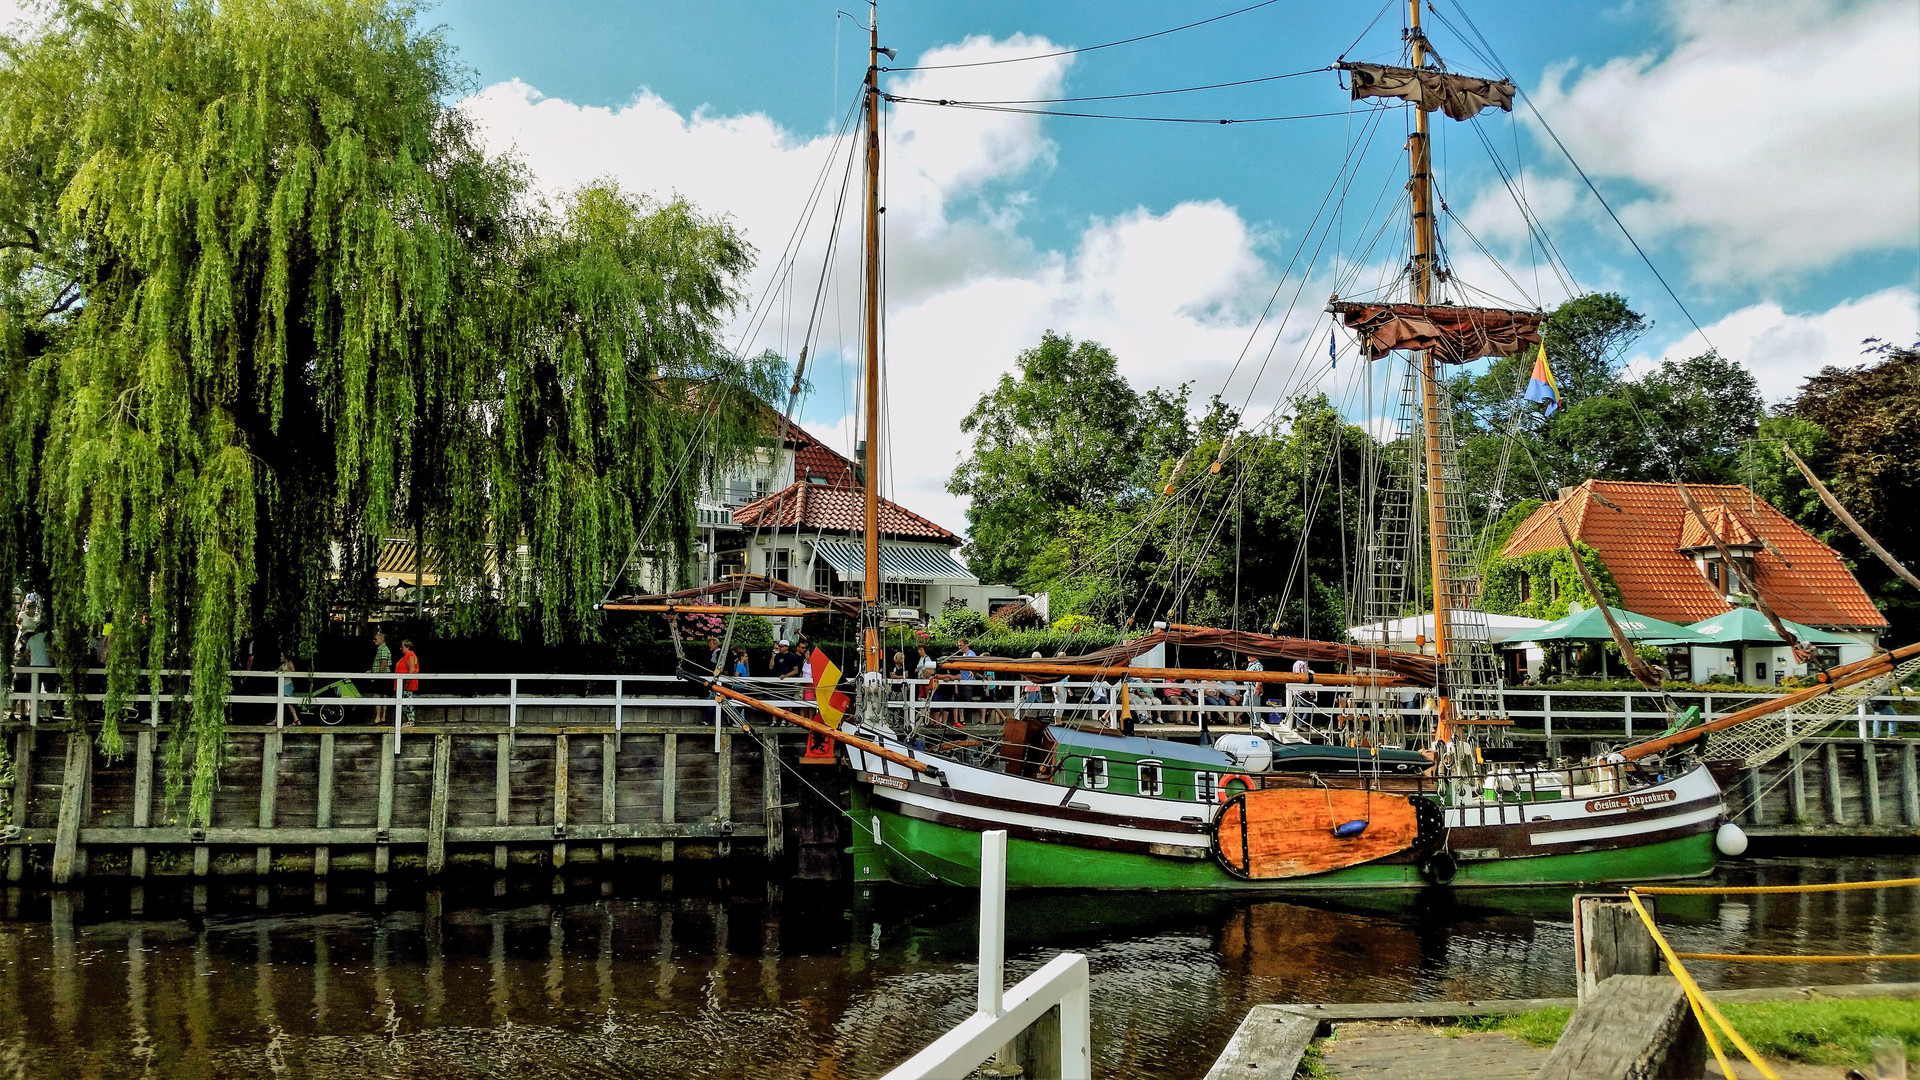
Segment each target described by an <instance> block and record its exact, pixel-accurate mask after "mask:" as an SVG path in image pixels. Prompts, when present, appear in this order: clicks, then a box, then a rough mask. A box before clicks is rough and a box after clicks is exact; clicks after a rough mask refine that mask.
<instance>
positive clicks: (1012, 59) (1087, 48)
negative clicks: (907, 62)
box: [880, 0, 1280, 71]
mask: <svg viewBox="0 0 1920 1080" xmlns="http://www.w3.org/2000/svg"><path fill="white" fill-rule="evenodd" d="M1279 2H1280V0H1260V3H1257V4H1249V5H1247V6H1246V7H1243V8H1237V9H1235V10H1233V11H1229V12H1227V13H1226V14H1224V15H1215V16H1213V17H1212V18H1209V19H1201V20H1199V21H1197V22H1190V23H1187V24H1185V25H1184V26H1175V27H1172V28H1170V29H1167V30H1156V31H1154V32H1153V33H1151V34H1139V35H1136V36H1134V37H1130V38H1121V39H1120V40H1118V41H1108V42H1104V43H1102V44H1099V45H1082V46H1080V47H1079V48H1076V49H1060V50H1058V51H1056V52H1050V53H1032V54H1029V55H1027V56H1008V57H1003V58H1001V59H999V60H974V61H971V62H968V63H963V64H918V65H915V66H913V67H883V68H881V69H880V70H881V71H950V70H952V69H954V68H975V67H994V66H996V65H999V64H1018V63H1023V62H1025V61H1028V60H1048V59H1051V58H1053V57H1056V56H1073V55H1076V54H1078V53H1090V52H1097V51H1099V50H1101V49H1111V48H1113V47H1114V46H1116V45H1131V44H1133V43H1134V42H1136V41H1150V40H1152V39H1153V38H1158V37H1166V36H1167V35H1168V34H1177V33H1179V32H1180V31H1182V30H1191V29H1193V28H1194V27H1196V26H1205V25H1207V24H1208V23H1217V22H1219V21H1220V20H1222V19H1231V18H1233V17H1234V16H1235V15H1245V14H1246V13H1247V12H1249V11H1258V10H1260V9H1261V8H1263V7H1271V6H1272V5H1274V4H1277V3H1279Z"/></svg>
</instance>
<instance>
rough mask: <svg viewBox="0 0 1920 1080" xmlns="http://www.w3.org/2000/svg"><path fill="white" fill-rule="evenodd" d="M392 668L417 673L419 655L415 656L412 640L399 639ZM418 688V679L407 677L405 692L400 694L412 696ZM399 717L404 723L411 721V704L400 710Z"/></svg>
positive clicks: (410, 673)
mask: <svg viewBox="0 0 1920 1080" xmlns="http://www.w3.org/2000/svg"><path fill="white" fill-rule="evenodd" d="M393 670H395V671H397V672H400V673H401V674H403V675H413V674H417V673H418V672H419V671H420V657H419V656H417V655H416V654H415V653H414V651H413V642H412V640H410V639H404V638H403V639H401V642H400V659H398V660H395V661H394V662H393ZM418 689H420V680H419V679H408V680H407V681H406V690H405V693H404V694H403V695H402V696H403V697H412V696H413V694H414V691H416V690H418ZM400 719H401V720H402V721H404V722H406V723H409V724H411V723H412V722H413V706H411V705H408V706H406V707H405V708H404V709H403V710H401V714H400Z"/></svg>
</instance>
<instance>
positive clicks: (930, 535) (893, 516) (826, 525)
mask: <svg viewBox="0 0 1920 1080" xmlns="http://www.w3.org/2000/svg"><path fill="white" fill-rule="evenodd" d="M733 522H734V524H736V525H743V526H748V527H753V526H758V527H761V528H768V529H775V528H780V529H791V528H796V527H797V528H800V529H804V530H808V531H812V532H830V533H857V532H860V531H862V530H863V529H864V528H865V527H866V524H865V522H866V493H865V492H864V491H862V490H861V489H860V488H857V487H852V486H846V487H840V486H831V485H827V484H810V483H808V482H806V481H805V480H800V481H798V482H796V483H792V484H789V485H787V486H786V487H784V488H781V489H780V490H779V491H776V492H773V493H772V494H770V495H763V496H761V497H760V498H758V499H755V500H754V501H753V502H750V503H748V504H747V505H745V506H743V507H741V508H740V509H738V510H735V511H734V512H733ZM880 531H881V532H882V533H884V534H885V535H887V536H892V537H896V538H900V539H907V540H938V541H941V542H942V543H948V544H953V545H955V546H958V545H959V543H960V538H959V537H958V536H955V535H954V534H953V533H951V532H948V531H947V530H945V529H943V528H941V527H940V526H938V525H935V524H934V523H933V522H931V521H928V520H927V519H926V518H923V517H921V516H920V515H919V514H916V513H914V512H913V511H911V510H909V509H907V508H906V507H904V506H901V505H900V504H899V503H896V502H893V501H891V500H888V499H881V500H880Z"/></svg>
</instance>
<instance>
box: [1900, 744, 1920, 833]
mask: <svg viewBox="0 0 1920 1080" xmlns="http://www.w3.org/2000/svg"><path fill="white" fill-rule="evenodd" d="M1915 757H1916V752H1915V749H1914V745H1913V742H1912V741H1911V740H1908V741H1906V742H1905V744H1904V745H1902V746H1901V747H1900V801H1901V802H1902V803H1904V804H1906V805H1905V806H1904V807H1902V811H1903V814H1904V816H1905V818H1906V823H1907V824H1909V825H1916V826H1920V768H1915V767H1914V761H1915Z"/></svg>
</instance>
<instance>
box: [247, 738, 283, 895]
mask: <svg viewBox="0 0 1920 1080" xmlns="http://www.w3.org/2000/svg"><path fill="white" fill-rule="evenodd" d="M261 738H262V739H263V740H264V741H263V743H262V745H261V747H260V827H261V828H262V829H271V828H273V819H274V811H275V809H276V805H275V800H276V799H277V798H278V797H279V794H280V732H278V731H269V732H267V733H266V734H265V735H264V736H262V737H261ZM272 871H273V846H272V845H271V844H261V845H260V846H259V847H257V848H255V849H253V872H254V873H255V874H256V875H258V876H260V877H266V876H267V875H268V874H269V873H271V872H272Z"/></svg>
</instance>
